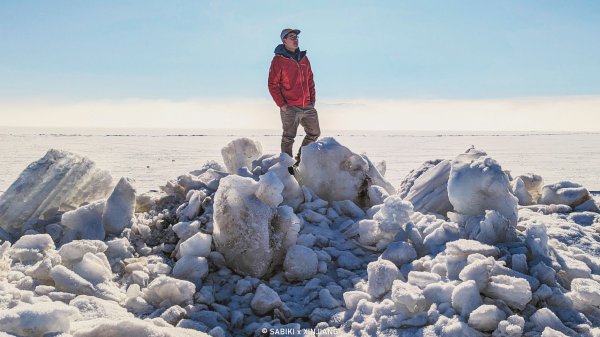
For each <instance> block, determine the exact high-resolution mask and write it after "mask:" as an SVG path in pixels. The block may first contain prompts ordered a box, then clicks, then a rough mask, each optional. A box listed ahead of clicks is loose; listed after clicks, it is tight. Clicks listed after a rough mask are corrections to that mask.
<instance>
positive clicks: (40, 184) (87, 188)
mask: <svg viewBox="0 0 600 337" xmlns="http://www.w3.org/2000/svg"><path fill="white" fill-rule="evenodd" d="M111 182H112V177H111V176H110V174H109V173H108V172H107V171H103V170H100V169H98V168H97V167H96V164H95V163H94V162H93V161H91V160H90V159H88V158H85V157H81V156H78V155H76V154H73V153H70V152H67V151H61V150H55V149H51V150H49V151H48V152H47V153H46V155H44V157H43V158H41V159H39V160H38V161H35V162H33V163H31V164H29V166H27V168H26V169H25V170H23V172H22V173H21V175H19V178H17V180H16V181H15V182H14V183H13V184H12V185H11V186H10V187H9V188H8V189H7V190H6V192H4V193H3V194H2V195H0V228H2V229H4V230H5V231H6V232H8V233H9V234H10V235H13V236H16V237H18V236H19V235H20V234H21V233H22V230H21V229H22V227H23V226H24V225H26V224H27V223H28V221H33V220H37V219H38V218H43V219H51V218H53V216H54V215H55V214H56V213H57V212H58V211H64V210H69V209H72V208H74V207H78V206H80V205H81V204H82V203H84V202H89V201H93V200H97V199H101V198H104V197H105V196H106V195H108V193H110V191H111V189H112V185H111Z"/></svg>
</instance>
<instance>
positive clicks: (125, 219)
mask: <svg viewBox="0 0 600 337" xmlns="http://www.w3.org/2000/svg"><path fill="white" fill-rule="evenodd" d="M132 184H133V181H132V180H131V179H127V178H121V180H119V182H118V183H117V185H116V186H115V189H114V190H113V192H112V193H111V195H110V196H109V197H108V199H107V200H106V206H105V207H104V211H103V212H102V225H103V226H104V230H105V231H106V232H107V233H111V234H119V233H121V232H122V231H123V229H124V228H125V227H130V226H131V219H132V218H133V212H134V210H135V188H134V187H133V185H132Z"/></svg>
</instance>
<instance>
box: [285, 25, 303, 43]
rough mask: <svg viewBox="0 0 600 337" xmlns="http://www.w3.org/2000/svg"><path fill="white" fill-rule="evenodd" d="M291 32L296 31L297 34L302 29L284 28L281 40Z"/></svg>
mask: <svg viewBox="0 0 600 337" xmlns="http://www.w3.org/2000/svg"><path fill="white" fill-rule="evenodd" d="M289 33H296V35H298V34H300V29H294V28H286V29H284V30H282V31H281V40H282V41H283V38H284V37H285V36H286V35H288V34H289Z"/></svg>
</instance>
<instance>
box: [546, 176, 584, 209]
mask: <svg viewBox="0 0 600 337" xmlns="http://www.w3.org/2000/svg"><path fill="white" fill-rule="evenodd" d="M591 198H592V196H591V195H590V192H588V190H587V189H586V188H585V187H583V186H581V185H580V184H576V183H572V182H569V181H561V182H559V183H556V184H552V185H546V186H544V187H543V188H542V195H541V197H540V203H541V204H546V205H552V204H560V205H568V206H571V207H577V206H578V205H580V204H582V203H584V202H586V201H588V200H590V199H591Z"/></svg>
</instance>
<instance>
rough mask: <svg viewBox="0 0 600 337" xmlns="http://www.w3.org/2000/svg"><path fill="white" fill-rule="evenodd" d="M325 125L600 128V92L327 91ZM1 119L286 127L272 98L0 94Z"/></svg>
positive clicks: (322, 106)
mask: <svg viewBox="0 0 600 337" xmlns="http://www.w3.org/2000/svg"><path fill="white" fill-rule="evenodd" d="M317 110H318V111H319V116H320V119H321V127H322V129H330V130H344V129H346V130H480V131H484V130H485V131H488V130H489V131H494V130H514V131H529V130H536V131H600V96H560V97H533V98H514V99H493V100H492V99H490V100H409V99H372V98H364V99H360V98H356V99H338V100H335V99H326V98H324V100H323V101H322V102H320V101H319V102H317ZM0 125H3V126H32V127H44V126H52V127H140V128H221V129H222V128H226V129H228V128H232V129H279V128H280V118H279V111H278V109H277V107H276V106H275V105H274V104H273V102H272V101H271V100H267V99H237V98H231V99H227V98H202V99H190V100H183V101H175V100H164V99H157V100H150V99H126V100H94V101H79V102H56V101H48V102H39V101H33V102H32V101H26V102H25V101H20V102H0Z"/></svg>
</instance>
